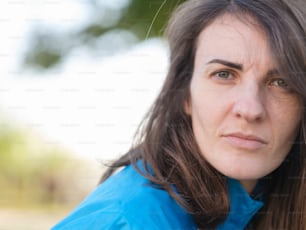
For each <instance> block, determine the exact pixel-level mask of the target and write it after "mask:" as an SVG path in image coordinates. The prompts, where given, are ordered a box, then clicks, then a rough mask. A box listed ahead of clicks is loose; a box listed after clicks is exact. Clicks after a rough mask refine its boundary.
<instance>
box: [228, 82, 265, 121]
mask: <svg viewBox="0 0 306 230" xmlns="http://www.w3.org/2000/svg"><path fill="white" fill-rule="evenodd" d="M236 90H237V92H235V93H236V97H235V101H234V105H233V113H234V115H235V116H236V117H238V118H241V119H245V120H246V121H248V122H254V121H260V120H262V119H263V118H264V117H265V116H266V108H265V98H264V95H263V92H261V91H262V90H260V87H259V86H258V85H256V84H252V85H249V86H242V87H239V88H237V89H236Z"/></svg>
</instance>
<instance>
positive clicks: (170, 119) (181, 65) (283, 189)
mask: <svg viewBox="0 0 306 230" xmlns="http://www.w3.org/2000/svg"><path fill="white" fill-rule="evenodd" d="M224 14H230V15H233V16H235V17H237V18H238V19H240V20H241V21H242V22H245V23H248V22H246V21H247V20H246V18H252V19H253V20H254V21H255V22H256V23H257V24H259V25H260V27H261V28H262V29H263V30H264V31H265V33H266V36H267V39H268V42H269V46H270V50H271V53H272V55H273V57H274V59H275V61H276V63H277V64H278V69H279V70H280V72H281V74H284V75H286V76H289V85H290V87H291V88H292V90H293V91H294V92H295V93H296V94H297V95H299V97H300V98H301V100H302V102H303V106H304V107H303V109H302V111H303V114H302V121H301V124H300V129H299V133H298V136H297V139H296V142H295V143H293V146H292V148H291V150H290V153H289V154H288V156H287V158H286V159H285V160H284V162H283V163H282V164H281V166H280V167H278V168H277V169H276V170H274V171H273V172H272V173H271V174H269V175H267V176H266V177H264V178H262V179H261V181H262V184H263V188H264V192H265V195H264V198H265V206H264V208H263V209H262V210H261V211H260V213H259V214H257V215H256V216H255V218H253V220H252V221H251V225H252V228H254V229H295V230H297V229H306V205H305V204H306V183H305V176H306V161H305V157H306V148H305V144H306V123H305V122H306V119H305V113H304V110H305V109H304V108H305V103H306V72H305V71H306V67H305V65H306V31H305V30H306V1H305V0H258V1H254V0H189V1H186V2H185V3H183V4H182V5H180V6H179V7H178V8H177V9H176V10H175V12H174V13H173V15H172V17H171V19H170V20H169V23H168V27H167V29H166V35H167V39H168V41H169V46H170V67H169V71H168V74H167V78H166V80H165V82H164V85H163V87H162V89H161V92H160V93H159V95H158V97H157V99H156V101H155V102H154V104H153V105H152V107H151V109H150V111H149V112H148V113H147V115H146V118H145V119H144V120H143V122H142V123H141V125H140V127H139V129H138V132H137V135H136V138H135V144H134V145H133V147H132V148H131V150H130V151H129V152H128V153H127V154H125V155H123V156H122V157H121V158H120V159H118V160H116V161H115V162H114V163H113V164H112V165H111V167H110V169H109V170H108V171H107V172H106V173H105V174H104V176H103V177H102V179H101V182H102V181H104V180H105V179H106V178H108V177H109V176H110V175H111V174H112V173H113V172H114V170H116V168H118V167H121V166H124V165H128V164H134V165H135V167H136V168H137V166H136V164H135V162H136V161H137V160H138V159H142V162H143V164H144V167H145V169H146V172H145V173H144V172H142V173H143V174H144V176H145V177H147V178H148V179H149V180H150V181H152V182H153V183H155V184H158V185H160V186H162V187H163V188H164V189H165V190H166V191H168V192H169V194H170V195H171V196H172V197H173V198H174V199H176V200H177V202H179V203H180V204H181V205H182V206H183V207H184V208H185V209H186V210H187V211H188V212H189V213H190V214H191V215H193V217H194V219H195V222H196V224H197V225H198V227H199V228H205V229H213V228H216V226H217V225H218V224H220V223H221V222H223V221H224V220H225V218H226V216H227V213H228V212H229V209H230V207H229V197H228V191H227V185H226V178H225V176H224V175H222V174H221V173H219V172H218V171H217V170H216V169H214V168H213V167H212V166H210V165H209V164H208V163H207V162H206V160H205V159H204V157H203V156H202V154H201V152H200V150H199V147H198V145H197V143H196V141H195V138H194V134H193V130H192V126H191V118H190V117H189V116H188V115H187V114H186V113H185V112H184V103H185V102H186V101H188V99H189V86H190V81H191V77H192V73H193V68H194V58H195V51H196V48H197V39H198V36H199V34H200V32H201V31H202V30H204V29H205V28H206V27H207V26H208V25H209V24H211V23H212V22H213V21H214V20H215V19H216V18H218V17H221V16H222V15H224ZM207 112H209V111H207ZM280 125H281V124H280ZM148 165H149V166H150V168H151V169H152V170H153V172H154V173H153V175H152V173H151V174H150V173H149V170H148V167H147V166H148ZM151 169H150V170H151ZM172 185H174V186H175V187H176V189H177V191H178V193H176V192H173V190H172Z"/></svg>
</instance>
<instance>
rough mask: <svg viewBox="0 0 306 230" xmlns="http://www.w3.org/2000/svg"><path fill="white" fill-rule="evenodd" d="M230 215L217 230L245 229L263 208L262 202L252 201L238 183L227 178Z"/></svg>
mask: <svg viewBox="0 0 306 230" xmlns="http://www.w3.org/2000/svg"><path fill="white" fill-rule="evenodd" d="M228 189H229V197H230V213H229V214H228V216H227V218H226V220H225V222H224V223H223V224H221V225H219V226H218V227H217V229H218V230H232V229H245V228H246V226H247V225H248V223H249V222H250V220H251V219H252V217H253V216H254V215H255V214H256V213H257V212H258V211H259V209H261V208H262V207H263V205H264V204H263V201H261V200H255V199H252V198H251V196H250V195H249V194H248V193H247V192H246V191H245V190H244V188H243V187H242V185H241V184H240V182H239V181H237V180H234V179H230V178H228Z"/></svg>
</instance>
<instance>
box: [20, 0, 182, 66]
mask: <svg viewBox="0 0 306 230" xmlns="http://www.w3.org/2000/svg"><path fill="white" fill-rule="evenodd" d="M184 1H185V0H171V1H168V0H154V1H152V0H132V1H131V3H130V5H129V6H127V7H126V8H125V9H123V10H122V11H121V12H119V14H120V15H119V19H118V20H115V19H113V20H111V19H110V17H112V15H115V14H118V12H115V11H113V10H112V9H105V8H103V7H101V6H100V7H99V5H97V4H96V3H95V1H90V2H91V4H92V5H91V6H92V9H93V12H94V13H95V15H106V16H105V17H94V16H93V17H92V19H91V21H90V22H89V23H88V24H87V25H85V26H83V27H82V28H79V29H78V31H73V32H71V31H69V32H68V31H66V32H61V33H60V34H58V33H57V32H56V31H55V30H51V29H50V28H49V29H48V28H45V27H40V28H37V29H36V30H35V31H33V34H32V39H31V41H30V44H31V45H30V46H29V49H28V50H27V51H26V53H25V54H24V65H25V67H28V68H32V69H36V70H48V69H51V68H53V67H56V66H57V65H59V64H60V63H61V62H62V61H63V60H64V58H65V57H66V56H67V55H68V54H69V53H70V52H71V51H72V50H73V49H74V48H76V47H79V46H86V47H88V48H91V50H92V52H95V51H96V49H97V47H96V46H94V45H92V44H93V43H94V42H95V41H97V40H98V39H99V38H101V37H102V36H104V35H105V34H107V33H109V32H112V31H118V30H119V31H120V30H124V31H129V32H131V33H132V34H134V35H135V36H136V37H137V38H138V40H139V41H141V40H144V39H147V38H150V37H158V36H162V34H163V32H164V29H165V24H166V22H167V21H168V19H169V16H170V14H171V12H172V11H173V9H174V8H175V7H176V6H177V5H178V4H180V3H182V2H184ZM107 21H115V22H114V23H106V22H107ZM119 36H120V35H119ZM110 45H112V44H110ZM111 47H114V48H113V49H116V51H117V52H118V51H119V48H118V46H116V44H113V45H112V46H111ZM114 52H115V50H114Z"/></svg>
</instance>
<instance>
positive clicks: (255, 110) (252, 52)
mask: <svg viewBox="0 0 306 230" xmlns="http://www.w3.org/2000/svg"><path fill="white" fill-rule="evenodd" d="M287 77H290V76H280V74H279V72H278V70H277V65H276V63H275V62H274V60H273V57H272V54H271V52H270V49H269V45H268V42H267V38H266V35H265V33H264V32H263V31H262V30H261V29H260V27H259V26H256V25H255V24H254V23H252V24H250V23H249V24H246V23H243V22H241V21H239V20H238V19H236V18H235V17H233V16H230V15H225V16H222V17H221V18H218V19H216V20H215V21H214V22H213V23H212V24H211V25H209V26H208V27H206V28H205V29H204V30H203V31H202V32H201V33H200V35H199V38H198V43H197V50H196V54H195V63H194V72H193V75H192V79H191V84H190V98H189V100H188V102H187V103H186V105H185V111H186V113H187V114H188V115H190V116H191V118H192V127H193V131H194V135H195V139H196V142H197V144H198V146H199V148H200V150H201V153H202V154H203V156H204V158H205V159H206V160H207V162H208V163H210V164H211V165H212V166H213V167H214V168H216V169H217V170H218V171H219V172H221V173H222V174H224V175H226V176H228V177H231V178H234V179H237V180H239V181H240V182H241V184H242V185H243V187H244V188H245V190H246V191H247V192H251V191H252V189H253V188H254V186H255V184H256V182H257V180H258V179H259V178H261V177H263V176H265V175H267V174H269V173H270V172H272V171H273V170H275V169H276V168H277V167H279V166H280V164H281V163H282V162H283V160H284V159H285V157H286V156H287V154H288V152H289V151H290V149H291V147H292V143H293V142H294V140H295V138H296V135H297V130H298V127H299V124H300V121H301V103H300V100H299V97H298V96H297V95H296V94H294V93H293V92H292V91H291V90H290V88H289V86H288V85H287V83H286V78H287Z"/></svg>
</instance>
